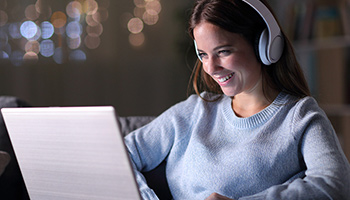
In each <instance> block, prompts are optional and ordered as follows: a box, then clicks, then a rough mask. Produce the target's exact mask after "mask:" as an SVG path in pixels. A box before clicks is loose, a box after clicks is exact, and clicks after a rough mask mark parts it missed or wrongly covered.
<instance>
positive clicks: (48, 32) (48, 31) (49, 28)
mask: <svg viewBox="0 0 350 200" xmlns="http://www.w3.org/2000/svg"><path fill="white" fill-rule="evenodd" d="M54 32H55V28H54V27H53V25H52V24H51V23H50V22H48V21H44V22H42V23H41V37H42V38H43V39H49V38H51V36H52V35H53V33H54Z"/></svg>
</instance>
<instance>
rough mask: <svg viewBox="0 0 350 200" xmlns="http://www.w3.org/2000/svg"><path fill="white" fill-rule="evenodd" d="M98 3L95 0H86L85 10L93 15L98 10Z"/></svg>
mask: <svg viewBox="0 0 350 200" xmlns="http://www.w3.org/2000/svg"><path fill="white" fill-rule="evenodd" d="M97 9H98V4H97V2H96V1H95V0H85V2H84V4H83V10H84V12H85V13H86V14H87V15H93V14H94V13H96V12H97Z"/></svg>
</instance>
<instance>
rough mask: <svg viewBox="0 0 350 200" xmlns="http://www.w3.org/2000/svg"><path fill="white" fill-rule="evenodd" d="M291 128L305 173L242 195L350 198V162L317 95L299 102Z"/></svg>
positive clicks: (284, 197) (293, 197)
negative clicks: (315, 98) (317, 101)
mask: <svg viewBox="0 0 350 200" xmlns="http://www.w3.org/2000/svg"><path fill="white" fill-rule="evenodd" d="M293 120H294V121H293V122H292V124H291V130H292V132H293V133H294V134H295V135H294V138H295V139H297V140H298V141H299V147H298V149H299V154H300V156H299V157H300V161H301V162H300V163H301V164H303V165H305V167H306V171H305V176H304V177H301V178H296V179H292V180H290V181H287V182H286V183H284V184H281V185H275V186H273V187H271V188H268V189H266V190H265V191H262V192H260V193H258V194H255V195H252V196H248V197H243V198H241V199H350V193H349V191H350V166H349V162H348V161H347V159H346V157H345V155H344V153H343V151H342V149H341V147H340V145H339V142H338V139H337V136H336V134H335V132H334V130H333V128H332V125H331V123H330V122H329V120H328V119H327V117H326V115H325V114H324V113H323V111H321V110H320V109H319V108H318V106H317V104H316V103H315V102H314V100H313V99H307V100H305V101H302V102H299V103H298V104H297V108H296V109H295V111H294V118H293Z"/></svg>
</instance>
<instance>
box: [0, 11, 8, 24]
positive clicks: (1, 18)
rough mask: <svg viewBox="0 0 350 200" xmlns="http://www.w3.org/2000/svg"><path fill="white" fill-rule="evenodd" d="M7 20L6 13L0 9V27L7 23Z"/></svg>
mask: <svg viewBox="0 0 350 200" xmlns="http://www.w3.org/2000/svg"><path fill="white" fill-rule="evenodd" d="M0 8H1V7H0ZM7 20H8V16H7V13H6V12H5V11H3V10H0V27H1V26H4V25H5V24H6V23H7Z"/></svg>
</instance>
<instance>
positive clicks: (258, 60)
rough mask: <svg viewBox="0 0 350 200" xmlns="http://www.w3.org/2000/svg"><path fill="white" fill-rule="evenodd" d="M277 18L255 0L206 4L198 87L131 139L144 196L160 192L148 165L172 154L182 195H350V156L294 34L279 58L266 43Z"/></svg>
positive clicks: (195, 30)
mask: <svg viewBox="0 0 350 200" xmlns="http://www.w3.org/2000/svg"><path fill="white" fill-rule="evenodd" d="M259 2H260V1H258V3H259ZM261 2H263V4H264V5H266V6H267V3H266V2H265V1H264V0H261ZM261 2H260V3H261ZM267 7H268V6H267ZM267 26H268V24H266V22H265V21H264V19H263V18H262V16H261V15H260V14H259V13H258V12H257V11H256V10H255V9H254V8H253V6H251V5H249V4H248V3H247V2H246V1H242V0H199V1H197V2H196V4H195V7H194V9H193V13H192V16H191V19H190V26H189V33H190V35H191V36H192V37H193V39H194V40H195V44H196V51H197V53H198V56H199V60H200V61H201V62H198V64H197V66H196V69H195V70H194V78H193V85H194V88H195V90H196V93H197V95H192V96H190V97H189V98H188V99H187V100H186V101H183V102H180V103H178V104H176V105H175V106H173V107H171V108H170V109H168V110H167V111H165V112H164V113H163V114H162V115H160V116H159V117H158V118H157V119H155V120H154V121H153V122H151V123H150V124H148V125H146V126H144V127H142V128H141V129H139V130H136V131H135V132H133V133H131V134H129V135H128V136H127V137H126V138H125V142H126V145H127V147H128V149H129V153H130V157H131V160H132V163H133V164H134V168H135V171H136V174H137V175H136V178H137V181H138V183H139V186H140V190H141V194H142V196H143V198H144V199H157V197H156V195H155V193H154V192H153V191H152V190H151V189H150V188H148V186H147V183H146V181H145V179H144V177H143V176H142V175H141V173H140V171H149V170H152V169H154V168H155V167H156V166H158V165H159V164H160V163H161V162H162V161H164V160H166V162H167V165H166V178H167V181H168V185H169V188H170V190H171V193H172V196H173V197H174V199H181V200H182V199H207V200H211V199H349V196H350V193H349V191H350V166H349V162H348V161H347V159H346V158H345V156H344V153H343V152H342V150H341V148H340V146H339V142H338V140H337V136H336V134H335V132H334V130H333V128H332V125H331V123H330V122H329V120H328V119H327V117H326V115H325V113H324V112H323V111H322V110H321V109H320V108H319V106H318V105H317V103H316V101H315V100H314V99H313V98H312V97H310V92H309V89H308V86H307V83H306V81H305V78H304V76H303V74H302V70H301V69H300V66H299V64H298V63H297V61H296V59H295V56H294V53H293V49H292V47H291V45H290V43H289V41H288V40H287V38H285V37H284V35H283V33H282V37H281V38H282V40H281V41H283V44H284V45H279V46H280V47H281V50H280V51H281V53H282V54H281V57H280V58H277V59H276V60H274V61H273V62H271V63H266V62H265V60H266V58H262V57H261V56H260V55H261V54H260V52H259V50H258V49H257V48H256V46H257V44H256V41H257V40H259V39H261V37H260V35H261V33H262V32H263V30H265V29H266V27H267ZM283 37H284V38H283ZM257 38H258V39H257Z"/></svg>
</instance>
